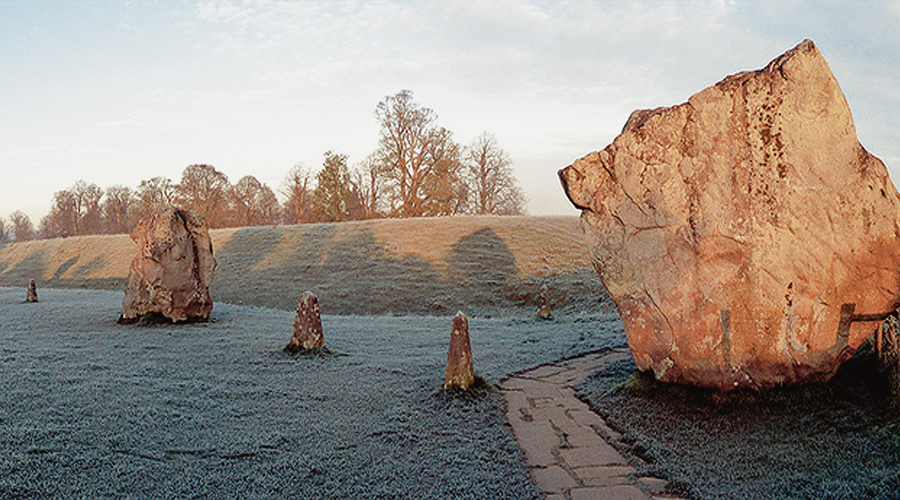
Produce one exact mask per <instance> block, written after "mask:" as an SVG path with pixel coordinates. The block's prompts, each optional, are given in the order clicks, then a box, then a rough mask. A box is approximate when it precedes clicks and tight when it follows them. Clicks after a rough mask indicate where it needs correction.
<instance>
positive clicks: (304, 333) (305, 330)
mask: <svg viewBox="0 0 900 500" xmlns="http://www.w3.org/2000/svg"><path fill="white" fill-rule="evenodd" d="M324 347H325V338H324V337H323V335H322V317H321V315H320V314H319V298H318V297H316V295H315V294H314V293H312V292H303V294H302V295H300V301H299V302H297V316H296V317H295V318H294V332H293V334H292V335H291V341H290V342H289V343H288V345H287V346H286V347H285V348H284V350H285V351H287V352H290V353H295V352H299V351H309V350H311V349H321V348H324Z"/></svg>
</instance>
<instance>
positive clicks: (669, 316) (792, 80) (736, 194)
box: [560, 40, 900, 390]
mask: <svg viewBox="0 0 900 500" xmlns="http://www.w3.org/2000/svg"><path fill="white" fill-rule="evenodd" d="M560 178H561V180H562V183H563V187H564V189H565V191H566V193H567V195H568V196H569V199H570V200H571V201H572V203H573V204H574V205H575V206H576V207H578V208H580V209H581V210H582V224H583V227H584V230H585V233H586V235H587V238H588V242H589V245H590V246H591V249H592V258H593V261H594V264H595V267H596V268H597V270H598V271H599V274H600V277H601V279H602V281H603V283H604V285H605V287H606V289H607V291H608V292H609V295H610V296H611V297H612V299H613V300H614V301H615V302H616V305H617V306H618V308H619V311H620V313H621V316H622V320H623V323H624V325H625V330H626V334H627V336H628V343H629V346H630V347H631V350H632V353H633V355H634V359H635V362H636V363H637V365H638V367H640V368H641V369H644V370H648V369H652V370H653V371H654V372H655V374H656V376H657V378H658V379H660V380H664V381H676V382H685V383H690V384H697V385H701V386H709V387H716V388H719V389H722V390H728V389H731V388H735V387H752V388H765V387H771V386H775V385H780V384H789V383H796V382H801V381H807V380H824V379H827V378H829V377H830V376H831V375H833V374H834V372H835V371H836V369H837V368H838V366H839V365H840V364H841V363H842V362H843V361H844V360H845V359H846V358H847V357H848V356H849V355H850V354H851V353H852V352H853V351H854V350H855V349H856V348H857V347H858V346H859V345H860V344H861V343H862V342H863V340H864V339H865V338H867V337H868V336H869V335H870V334H871V333H872V331H873V330H874V328H875V326H876V325H877V321H879V320H880V319H881V318H882V317H883V316H884V314H886V313H888V312H889V311H892V310H893V309H894V308H896V307H897V305H898V286H900V273H898V270H900V220H898V214H900V196H898V193H897V189H896V188H895V187H894V184H893V183H892V182H891V180H890V179H889V177H888V173H887V170H886V168H885V166H884V164H883V163H882V162H881V161H880V160H879V159H877V158H875V157H874V156H872V155H871V154H869V153H868V152H867V151H866V150H865V149H864V148H863V147H862V146H861V145H860V143H859V141H858V140H857V138H856V130H855V128H854V125H853V120H852V117H851V115H850V109H849V107H848V105H847V102H846V100H845V99H844V96H843V94H842V93H841V90H840V87H839V86H838V83H837V81H836V80H835V78H834V75H833V74H832V73H831V70H830V69H829V67H828V64H827V63H826V62H825V59H824V58H823V57H822V55H821V54H820V53H819V50H818V49H817V48H816V46H815V45H814V44H813V43H812V42H811V41H809V40H807V41H804V42H803V43H801V44H800V45H798V46H797V47H795V48H794V49H792V50H790V51H788V52H787V53H785V54H784V55H782V56H780V57H778V58H777V59H775V60H774V61H772V62H771V63H770V64H769V65H768V66H766V67H765V68H764V69H762V70H759V71H751V72H745V73H740V74H737V75H734V76H730V77H728V78H726V79H724V80H722V81H721V82H719V83H718V84H716V85H714V86H712V87H709V88H707V89H705V90H703V91H701V92H699V93H697V94H695V95H693V96H691V98H690V99H689V100H688V102H687V103H685V104H681V105H678V106H674V107H671V108H658V109H654V110H645V111H635V112H634V113H632V115H631V117H630V118H629V120H628V123H627V124H626V125H625V128H624V130H623V131H622V134H621V135H619V136H618V137H617V138H616V139H615V140H614V141H613V143H612V144H610V145H609V146H607V147H606V149H604V150H603V151H600V152H599V153H591V154H589V155H588V156H586V157H584V158H582V159H580V160H577V161H576V162H575V163H574V164H573V165H571V166H569V167H567V168H565V169H563V170H561V171H560Z"/></svg>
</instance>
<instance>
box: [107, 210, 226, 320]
mask: <svg viewBox="0 0 900 500" xmlns="http://www.w3.org/2000/svg"><path fill="white" fill-rule="evenodd" d="M131 239H132V240H134V242H135V243H137V246H138V255H137V256H136V257H135V258H134V260H132V261H131V266H130V268H129V274H128V281H127V282H126V284H125V298H124V299H123V301H122V317H121V318H120V319H119V322H120V323H135V322H138V321H142V320H152V321H165V322H172V323H183V322H194V321H208V320H209V315H210V313H211V312H212V308H213V302H212V298H211V297H210V295H209V284H210V283H211V282H212V280H213V273H214V271H215V269H216V259H215V258H214V257H213V248H212V242H211V241H210V239H209V228H208V227H207V225H206V219H204V217H203V216H202V215H198V214H194V213H191V212H188V211H186V210H179V209H176V208H174V207H170V206H167V207H163V208H162V209H160V210H159V211H158V212H157V213H155V214H153V215H152V216H150V217H148V218H146V219H143V220H141V221H140V222H139V223H138V225H137V226H136V227H135V228H134V230H133V231H132V232H131Z"/></svg>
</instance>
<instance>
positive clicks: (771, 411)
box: [580, 353, 900, 500]
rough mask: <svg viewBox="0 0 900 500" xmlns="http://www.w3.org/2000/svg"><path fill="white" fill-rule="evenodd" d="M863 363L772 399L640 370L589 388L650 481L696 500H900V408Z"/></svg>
mask: <svg viewBox="0 0 900 500" xmlns="http://www.w3.org/2000/svg"><path fill="white" fill-rule="evenodd" d="M875 365H876V363H875V360H874V359H871V357H868V358H867V357H866V356H865V354H864V353H860V356H857V357H854V359H852V360H851V361H850V362H848V363H847V364H845V366H844V367H842V368H841V371H839V372H838V374H837V375H836V376H835V378H834V379H832V380H831V381H830V382H829V383H827V384H809V385H805V386H799V387H792V388H783V389H774V390H770V391H767V392H765V393H760V394H757V393H750V392H735V393H732V394H727V395H721V394H718V393H717V392H715V391H710V390H703V389H696V388H689V387H685V386H677V385H670V384H660V383H657V382H655V381H654V380H653V378H652V377H651V376H649V375H646V374H637V373H635V371H634V370H635V366H634V363H633V362H632V361H631V360H627V361H623V362H620V363H618V364H617V366H610V367H608V368H607V369H605V370H604V371H602V372H601V373H598V374H596V375H595V376H594V377H593V378H592V379H590V380H588V381H587V382H585V383H584V384H583V385H582V387H581V388H580V392H581V395H582V396H583V397H585V398H586V399H588V400H589V402H590V404H591V406H592V408H594V409H595V411H597V412H598V413H599V414H600V415H601V416H603V417H604V418H606V419H607V421H608V422H609V423H610V425H612V426H613V427H615V428H618V429H619V430H621V431H622V434H623V435H624V440H623V442H624V443H625V449H624V450H623V451H625V452H626V453H629V454H632V455H635V456H638V457H640V458H642V459H643V460H645V461H646V466H645V469H646V472H648V473H650V474H653V475H655V476H658V477H665V478H667V479H669V480H670V481H672V483H670V486H671V487H673V488H674V489H675V490H680V491H681V492H684V493H686V494H687V496H688V497H689V498H695V499H703V500H706V499H723V500H725V499H727V500H756V499H761V498H766V499H769V498H777V499H788V498H790V499H809V500H821V499H835V500H837V499H882V500H892V499H898V498H900V429H898V428H897V424H898V414H900V405H898V401H897V399H894V398H893V397H891V395H890V389H889V386H888V385H886V380H885V377H883V376H882V375H880V374H879V373H878V370H877V369H875V368H873V367H874V366H875Z"/></svg>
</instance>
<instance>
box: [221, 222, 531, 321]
mask: <svg viewBox="0 0 900 500" xmlns="http://www.w3.org/2000/svg"><path fill="white" fill-rule="evenodd" d="M295 231H303V233H302V235H300V236H298V235H296V233H295ZM291 239H296V240H297V242H298V243H296V244H295V245H294V246H293V247H290V248H287V249H286V248H284V247H283V245H284V242H283V240H284V241H289V240H291ZM273 255H274V256H275V258H272V257H273ZM216 259H217V261H218V263H219V265H218V268H217V270H216V278H215V280H214V281H213V285H212V293H213V296H214V299H216V300H224V301H226V302H242V303H247V304H252V305H261V306H262V305H269V306H272V305H274V306H276V307H278V308H282V309H292V308H293V307H294V306H295V305H296V301H297V298H298V297H299V296H300V294H301V293H302V292H304V291H306V290H309V291H312V292H313V293H315V294H316V295H318V296H319V298H320V303H321V304H322V311H323V312H325V313H326V314H327V313H339V314H391V313H437V314H450V313H452V312H454V311H455V310H456V309H459V308H471V307H480V306H484V305H499V304H500V303H501V302H503V301H504V300H507V299H504V295H503V289H504V287H505V286H507V284H508V283H509V281H510V280H511V279H513V278H514V277H515V276H516V275H517V269H516V266H515V256H514V255H513V254H512V252H511V251H510V250H509V247H508V246H507V244H506V243H505V242H504V241H503V240H502V239H501V238H500V237H499V236H497V234H496V233H495V232H494V231H493V230H491V229H490V228H483V229H480V230H478V231H476V232H474V233H471V234H469V235H466V236H464V237H462V238H460V240H459V241H457V242H456V243H455V244H454V245H453V246H452V253H451V255H450V256H449V257H448V260H447V267H448V268H449V272H448V273H445V274H443V275H442V273H441V272H440V271H439V270H438V269H436V268H435V266H434V265H433V264H432V263H430V262H429V261H427V260H425V259H422V258H418V257H414V256H409V255H405V256H397V255H395V254H392V253H390V252H389V251H388V250H387V249H386V246H385V243H384V242H380V241H378V240H376V238H375V235H374V233H373V232H372V231H371V230H370V229H369V228H365V227H355V228H353V229H352V230H350V231H339V226H338V225H336V224H310V225H307V226H290V227H266V228H246V229H239V230H237V231H236V232H235V233H234V235H232V237H231V238H230V239H229V240H228V242H227V243H226V244H225V245H224V246H223V247H222V248H221V249H219V250H218V251H217V252H216Z"/></svg>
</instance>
